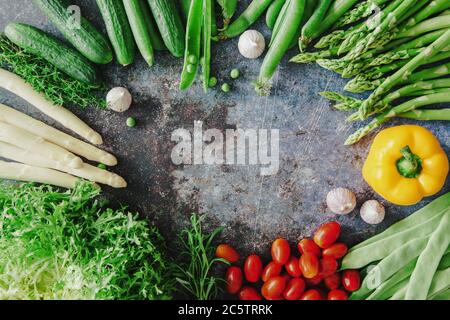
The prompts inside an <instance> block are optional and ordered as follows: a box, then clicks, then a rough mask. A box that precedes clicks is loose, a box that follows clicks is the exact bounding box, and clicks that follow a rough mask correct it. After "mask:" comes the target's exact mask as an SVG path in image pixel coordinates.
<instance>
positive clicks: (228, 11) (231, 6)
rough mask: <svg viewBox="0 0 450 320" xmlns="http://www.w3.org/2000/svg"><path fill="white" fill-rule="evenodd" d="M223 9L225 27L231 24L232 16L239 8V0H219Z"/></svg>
mask: <svg viewBox="0 0 450 320" xmlns="http://www.w3.org/2000/svg"><path fill="white" fill-rule="evenodd" d="M217 3H218V4H219V6H220V8H221V9H222V17H223V26H224V29H225V28H227V26H228V25H229V24H230V21H231V18H232V17H233V15H234V13H235V12H236V9H237V4H238V0H217Z"/></svg>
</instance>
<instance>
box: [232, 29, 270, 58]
mask: <svg viewBox="0 0 450 320" xmlns="http://www.w3.org/2000/svg"><path fill="white" fill-rule="evenodd" d="M238 47H239V52H240V53H241V54H242V55H243V56H244V57H245V58H248V59H256V58H258V57H259V56H261V55H262V53H263V52H264V49H265V48H266V41H265V40H264V36H263V35H262V34H261V32H259V31H256V30H247V31H245V32H244V33H243V34H242V35H241V37H240V38H239V44H238Z"/></svg>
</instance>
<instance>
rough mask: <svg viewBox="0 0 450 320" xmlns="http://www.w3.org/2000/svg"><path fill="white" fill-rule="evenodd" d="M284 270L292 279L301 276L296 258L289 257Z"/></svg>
mask: <svg viewBox="0 0 450 320" xmlns="http://www.w3.org/2000/svg"><path fill="white" fill-rule="evenodd" d="M284 268H285V269H286V271H287V273H288V274H289V275H290V276H291V277H293V278H298V277H301V276H302V270H300V265H299V259H298V258H297V257H291V258H290V259H289V261H288V262H287V263H286V265H285V266H284Z"/></svg>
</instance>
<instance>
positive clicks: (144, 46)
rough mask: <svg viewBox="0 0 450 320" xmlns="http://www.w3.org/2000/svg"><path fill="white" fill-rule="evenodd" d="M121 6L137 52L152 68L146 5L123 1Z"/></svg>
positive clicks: (137, 0) (152, 59)
mask: <svg viewBox="0 0 450 320" xmlns="http://www.w3.org/2000/svg"><path fill="white" fill-rule="evenodd" d="M123 6H124V7H125V12H126V13H127V16H128V21H129V22H130V26H131V31H132V32H133V35H134V40H135V41H136V44H137V46H138V48H139V51H140V52H141V55H142V57H143V58H144V60H145V61H146V62H147V64H148V65H149V66H152V65H153V62H154V54H153V40H152V38H151V33H150V24H149V23H148V21H149V19H148V17H149V15H150V14H151V13H150V10H149V8H148V5H147V3H146V2H145V1H144V0H123Z"/></svg>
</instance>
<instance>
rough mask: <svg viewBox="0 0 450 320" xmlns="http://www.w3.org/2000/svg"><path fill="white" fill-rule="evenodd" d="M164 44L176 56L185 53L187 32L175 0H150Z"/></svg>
mask: <svg viewBox="0 0 450 320" xmlns="http://www.w3.org/2000/svg"><path fill="white" fill-rule="evenodd" d="M148 3H149V4H150V8H151V11H152V13H153V17H154V18H155V21H156V24H157V25H158V28H159V31H160V33H161V36H162V39H163V41H164V44H165V45H166V47H167V49H168V50H169V51H170V53H171V54H172V55H173V56H175V57H182V56H183V54H184V48H185V47H184V45H185V44H184V39H185V32H184V27H183V23H182V22H181V17H180V15H179V13H178V10H177V8H176V6H175V3H174V0H148Z"/></svg>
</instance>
